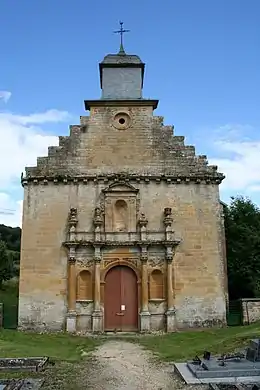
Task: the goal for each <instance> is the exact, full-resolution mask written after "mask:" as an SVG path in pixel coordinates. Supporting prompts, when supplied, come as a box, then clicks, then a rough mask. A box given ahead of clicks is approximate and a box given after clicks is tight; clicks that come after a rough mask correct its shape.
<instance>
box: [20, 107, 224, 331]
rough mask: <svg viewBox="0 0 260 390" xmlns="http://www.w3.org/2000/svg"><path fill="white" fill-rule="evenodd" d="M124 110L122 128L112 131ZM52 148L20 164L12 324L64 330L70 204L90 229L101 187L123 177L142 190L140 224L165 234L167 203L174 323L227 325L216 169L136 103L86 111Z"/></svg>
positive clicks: (82, 225)
mask: <svg viewBox="0 0 260 390" xmlns="http://www.w3.org/2000/svg"><path fill="white" fill-rule="evenodd" d="M121 112H124V113H125V114H127V115H128V116H129V118H130V122H129V125H130V126H129V127H128V128H125V129H122V128H121V129H118V128H117V127H116V126H114V124H115V119H114V118H115V115H116V114H118V113H121ZM80 122H81V123H80V125H76V126H72V127H71V132H70V136H69V137H60V146H58V147H49V151H48V157H39V158H38V160H37V166H36V167H29V168H26V176H25V177H24V178H23V179H22V183H23V185H24V211H23V230H22V243H21V273H20V297H19V325H20V327H27V328H30V327H33V328H34V329H35V328H39V329H42V328H44V327H48V328H49V329H52V330H58V329H62V328H63V326H64V321H65V315H66V310H67V307H66V302H67V282H66V279H67V256H66V251H65V250H64V249H63V247H62V242H63V241H64V240H65V238H66V224H67V217H68V212H69V209H70V208H71V207H76V208H77V209H78V218H79V223H78V227H77V228H78V230H82V231H88V232H90V231H92V230H93V224H92V220H93V216H94V208H95V206H96V205H98V202H99V197H100V193H101V190H102V189H103V188H105V187H106V186H107V185H108V184H109V183H110V182H111V180H113V177H114V175H121V176H122V175H123V176H124V178H125V179H126V180H129V182H130V183H131V184H132V185H133V186H135V187H136V188H138V189H139V190H140V212H144V213H145V215H146V216H147V218H148V221H149V222H148V226H147V229H148V230H163V222H162V218H163V209H164V208H165V207H171V208H172V211H173V216H174V224H173V226H174V229H175V232H176V233H175V234H176V237H178V238H180V239H181V243H180V245H179V246H178V248H177V252H176V255H175V258H174V270H173V272H174V278H175V295H176V299H175V303H176V310H177V312H176V317H177V322H178V326H179V327H187V326H198V325H205V326H206V325H212V324H221V323H224V322H225V282H224V278H225V271H224V259H223V246H222V244H221V237H222V235H221V217H220V214H221V211H220V205H219V192H218V184H219V183H220V182H221V180H222V179H223V175H222V174H220V173H218V172H217V168H216V167H215V166H208V165H207V159H206V156H196V155H195V148H194V147H193V146H185V145H184V137H181V136H173V134H172V132H173V128H172V127H171V126H163V118H162V117H155V116H153V109H152V107H150V106H149V104H148V105H147V107H146V106H143V107H132V106H130V103H129V107H117V106H116V103H115V106H114V107H111V106H109V107H93V108H91V112H90V116H89V117H87V116H84V117H81V121H80Z"/></svg>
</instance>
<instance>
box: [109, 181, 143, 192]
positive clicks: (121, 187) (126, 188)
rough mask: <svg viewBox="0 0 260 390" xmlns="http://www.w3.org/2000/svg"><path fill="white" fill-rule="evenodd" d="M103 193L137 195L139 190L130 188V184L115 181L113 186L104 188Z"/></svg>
mask: <svg viewBox="0 0 260 390" xmlns="http://www.w3.org/2000/svg"><path fill="white" fill-rule="evenodd" d="M103 192H104V193H105V194H106V193H113V192H128V193H129V192H131V193H135V194H136V193H138V192H139V190H138V189H137V188H135V187H134V186H132V185H131V184H129V183H127V182H124V181H117V182H115V183H113V184H110V186H108V187H106V188H105V189H104V190H103Z"/></svg>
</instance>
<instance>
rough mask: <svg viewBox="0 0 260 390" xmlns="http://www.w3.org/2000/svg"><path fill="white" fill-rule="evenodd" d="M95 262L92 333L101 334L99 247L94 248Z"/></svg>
mask: <svg viewBox="0 0 260 390" xmlns="http://www.w3.org/2000/svg"><path fill="white" fill-rule="evenodd" d="M94 262H95V271H94V274H95V281H94V310H93V313H92V331H93V332H102V331H103V311H102V310H101V307H100V262H101V252H100V246H98V245H96V246H95V254H94Z"/></svg>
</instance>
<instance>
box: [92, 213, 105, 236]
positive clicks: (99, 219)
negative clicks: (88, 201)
mask: <svg viewBox="0 0 260 390" xmlns="http://www.w3.org/2000/svg"><path fill="white" fill-rule="evenodd" d="M93 225H94V228H95V241H100V239H101V234H100V232H101V226H102V225H103V216H102V212H101V208H100V207H96V208H95V213H94V219H93Z"/></svg>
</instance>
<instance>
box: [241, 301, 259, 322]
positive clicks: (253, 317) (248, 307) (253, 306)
mask: <svg viewBox="0 0 260 390" xmlns="http://www.w3.org/2000/svg"><path fill="white" fill-rule="evenodd" d="M242 313H243V324H245V325H248V324H251V323H252V322H256V321H259V320H260V298H248V299H242Z"/></svg>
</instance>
